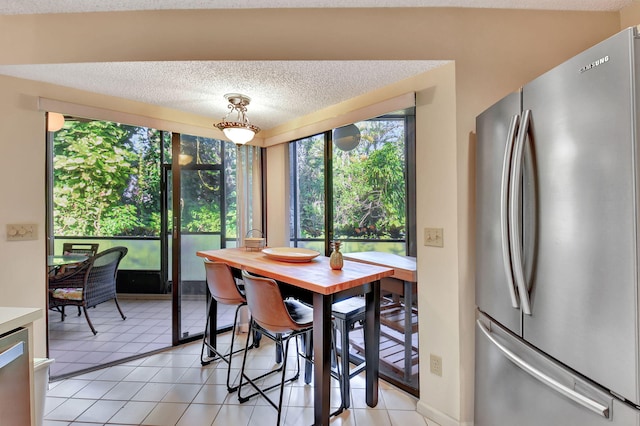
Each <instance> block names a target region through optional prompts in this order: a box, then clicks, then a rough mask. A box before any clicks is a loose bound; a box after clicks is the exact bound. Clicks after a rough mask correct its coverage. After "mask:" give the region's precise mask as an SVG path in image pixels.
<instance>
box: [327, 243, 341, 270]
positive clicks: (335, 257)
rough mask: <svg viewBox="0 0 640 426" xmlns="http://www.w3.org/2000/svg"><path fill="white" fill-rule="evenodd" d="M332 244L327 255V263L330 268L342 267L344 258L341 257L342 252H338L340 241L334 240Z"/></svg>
mask: <svg viewBox="0 0 640 426" xmlns="http://www.w3.org/2000/svg"><path fill="white" fill-rule="evenodd" d="M332 245H333V251H332V252H331V256H329V265H330V266H331V269H342V266H343V264H344V260H343V259H342V253H340V241H334V242H333V243H332Z"/></svg>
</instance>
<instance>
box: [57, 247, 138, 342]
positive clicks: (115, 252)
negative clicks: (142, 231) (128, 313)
mask: <svg viewBox="0 0 640 426" xmlns="http://www.w3.org/2000/svg"><path fill="white" fill-rule="evenodd" d="M127 251H128V250H127V248H126V247H114V248H111V249H108V250H105V251H103V252H101V253H98V254H97V255H95V256H93V257H90V258H89V259H87V260H86V261H84V262H82V263H80V264H79V265H78V266H77V267H76V268H74V269H73V270H71V271H69V272H67V273H64V274H58V275H56V276H52V277H50V278H49V308H59V310H60V313H61V314H62V319H61V320H62V321H64V317H65V314H64V307H65V306H68V305H71V306H78V307H81V308H82V310H83V312H84V316H85V318H86V319H87V323H88V324H89V327H90V328H91V331H92V332H93V334H97V333H98V332H97V331H96V329H95V328H94V326H93V324H92V323H91V320H90V319H89V315H88V314H87V308H91V307H95V306H96V305H99V304H100V303H103V302H106V301H108V300H111V299H113V301H114V302H115V303H116V307H117V308H118V311H119V312H120V316H121V317H122V319H123V320H124V319H126V317H125V315H124V313H122V309H121V308H120V305H119V304H118V298H117V296H116V274H117V272H118V265H119V264H120V261H121V260H122V258H123V257H124V256H125V255H126V254H127ZM78 315H80V312H78Z"/></svg>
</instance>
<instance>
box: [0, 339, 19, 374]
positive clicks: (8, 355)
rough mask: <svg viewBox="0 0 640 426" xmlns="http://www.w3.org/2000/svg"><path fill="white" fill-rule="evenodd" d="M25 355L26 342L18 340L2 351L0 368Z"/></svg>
mask: <svg viewBox="0 0 640 426" xmlns="http://www.w3.org/2000/svg"><path fill="white" fill-rule="evenodd" d="M22 355H24V342H18V343H16V344H15V345H13V346H11V347H10V348H9V349H7V350H4V351H2V352H1V353H0V368H3V367H5V366H6V365H7V364H10V363H12V362H13V361H15V360H16V359H18V358H20V357H21V356H22Z"/></svg>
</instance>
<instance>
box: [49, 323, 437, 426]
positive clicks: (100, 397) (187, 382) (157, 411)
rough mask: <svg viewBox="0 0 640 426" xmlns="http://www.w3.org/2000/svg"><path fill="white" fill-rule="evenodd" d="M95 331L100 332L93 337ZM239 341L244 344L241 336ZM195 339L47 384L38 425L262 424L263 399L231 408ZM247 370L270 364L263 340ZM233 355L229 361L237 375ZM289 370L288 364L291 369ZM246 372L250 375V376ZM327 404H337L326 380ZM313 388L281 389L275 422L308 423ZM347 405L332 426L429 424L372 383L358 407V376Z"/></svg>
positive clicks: (397, 395) (403, 400)
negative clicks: (375, 399)
mask: <svg viewBox="0 0 640 426" xmlns="http://www.w3.org/2000/svg"><path fill="white" fill-rule="evenodd" d="M99 334H100V333H99ZM238 340H239V341H240V342H242V343H243V342H244V335H243V336H242V338H241V339H238ZM218 341H219V346H220V347H223V345H224V344H225V343H226V345H228V344H229V341H230V333H226V334H224V335H221V336H219V338H218ZM200 347H201V344H200V342H194V343H191V344H188V345H183V346H179V347H176V348H173V349H170V350H167V351H165V352H162V353H159V354H154V355H150V356H148V357H145V358H140V359H136V360H135V361H131V362H127V363H124V364H120V365H116V366H112V367H106V368H104V369H100V370H96V371H93V372H91V373H87V374H84V375H81V376H75V377H72V378H68V379H66V380H61V381H56V382H52V383H51V384H50V389H49V391H48V395H47V399H46V407H45V422H44V426H71V425H73V426H79V425H180V426H183V425H189V426H200V425H234V426H242V425H261V426H263V425H269V424H275V420H276V412H275V409H273V408H272V407H271V406H270V405H268V403H267V402H266V401H264V400H263V399H260V398H253V399H251V400H249V401H248V402H246V403H244V404H239V402H238V399H237V394H236V393H232V394H229V393H228V392H227V389H226V385H225V380H226V364H224V363H222V362H212V363H211V364H209V365H208V366H205V367H202V366H201V364H200ZM249 356H250V357H249V359H248V361H247V362H250V365H251V368H252V372H251V373H259V372H260V370H262V369H265V368H270V367H271V366H273V362H274V361H273V360H274V348H273V343H271V342H270V341H269V340H268V339H263V341H262V344H261V347H260V348H259V349H254V350H251V352H250V355H249ZM240 362H241V358H240V357H236V358H235V359H234V363H233V367H234V368H233V370H232V377H237V375H238V374H239V367H240ZM291 365H293V364H291ZM251 373H250V374H251ZM334 386H335V387H334V392H333V393H332V406H334V405H336V402H337V401H338V399H339V389H338V387H337V383H334ZM312 400H313V387H312V385H305V383H304V381H303V380H302V378H301V379H299V380H298V381H296V382H293V383H292V384H290V385H287V389H286V393H285V399H284V401H285V408H284V409H283V410H284V412H283V424H288V425H303V424H311V423H312V422H313V402H312ZM351 401H352V403H351V408H350V409H348V410H346V411H345V412H343V413H342V414H341V415H340V416H337V417H334V418H333V419H332V424H335V425H381V426H383V425H402V426H405V425H428V426H437V425H436V424H435V423H434V422H432V421H429V422H427V420H426V419H425V418H424V417H422V416H421V415H420V414H418V413H417V412H416V402H417V401H416V398H415V397H413V396H411V395H409V394H407V393H405V392H403V391H401V390H398V389H396V388H394V387H393V386H391V385H389V384H387V383H386V382H384V381H382V380H381V381H380V394H379V403H378V406H377V407H375V408H369V407H367V406H366V404H365V402H364V401H365V397H364V378H363V376H358V377H355V378H353V379H352V390H351Z"/></svg>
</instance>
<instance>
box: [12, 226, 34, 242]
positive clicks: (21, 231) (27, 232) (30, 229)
mask: <svg viewBox="0 0 640 426" xmlns="http://www.w3.org/2000/svg"><path fill="white" fill-rule="evenodd" d="M37 239H38V225H37V224H36V223H19V224H8V225H7V241H31V240H37Z"/></svg>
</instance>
